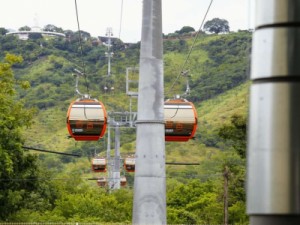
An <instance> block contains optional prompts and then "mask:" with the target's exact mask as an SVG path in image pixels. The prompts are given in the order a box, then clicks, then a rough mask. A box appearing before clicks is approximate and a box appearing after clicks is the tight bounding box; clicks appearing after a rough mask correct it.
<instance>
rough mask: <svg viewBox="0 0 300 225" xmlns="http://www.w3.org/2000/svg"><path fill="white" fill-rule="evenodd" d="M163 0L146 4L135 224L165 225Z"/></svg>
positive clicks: (144, 3) (141, 62)
mask: <svg viewBox="0 0 300 225" xmlns="http://www.w3.org/2000/svg"><path fill="white" fill-rule="evenodd" d="M162 56H163V47H162V12H161V0H144V1H143V21H142V39H141V53H140V78H139V93H138V118H137V122H136V127H137V142H136V156H135V157H136V167H135V178H134V179H135V180H134V203H133V224H147V225H150V224H155V225H159V224H166V181H165V131H164V127H165V125H164V92H163V60H162Z"/></svg>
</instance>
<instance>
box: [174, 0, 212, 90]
mask: <svg viewBox="0 0 300 225" xmlns="http://www.w3.org/2000/svg"><path fill="white" fill-rule="evenodd" d="M213 1H214V0H211V1H210V4H209V6H208V8H207V10H206V13H205V15H204V17H203V19H202V22H201V25H200V27H199V29H198V31H197V33H196V35H195V38H194V41H193V43H192V46H191V48H190V50H189V52H188V55H187V57H186V59H185V61H184V63H183V66H182V67H181V70H180V72H179V74H178V76H177V77H176V79H175V80H174V82H173V84H172V85H171V87H170V89H169V91H168V93H170V92H171V91H172V89H173V88H174V86H175V84H176V82H177V81H178V79H179V77H180V76H181V75H182V74H183V73H184V68H185V66H186V64H187V61H188V59H189V57H190V55H191V53H192V50H193V48H194V45H195V42H196V40H197V38H198V35H199V33H200V31H201V29H202V26H203V24H204V21H205V19H206V17H207V14H208V12H209V10H210V7H211V5H212V3H213Z"/></svg>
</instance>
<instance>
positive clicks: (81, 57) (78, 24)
mask: <svg viewBox="0 0 300 225" xmlns="http://www.w3.org/2000/svg"><path fill="white" fill-rule="evenodd" d="M75 10H76V19H77V27H78V34H79V45H80V59H81V63H82V67H83V74H84V79H85V85H86V90H87V94H88V95H90V93H89V86H88V82H87V76H86V71H85V63H84V60H83V46H82V40H81V30H80V23H79V16H78V7H77V0H75Z"/></svg>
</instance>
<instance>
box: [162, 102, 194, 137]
mask: <svg viewBox="0 0 300 225" xmlns="http://www.w3.org/2000/svg"><path fill="white" fill-rule="evenodd" d="M164 115H165V140H166V141H188V140H189V139H191V138H193V137H194V135H195V132H196V128H197V112H196V110H195V107H194V105H193V104H192V103H191V102H188V101H186V100H184V99H176V100H169V101H167V102H165V104H164Z"/></svg>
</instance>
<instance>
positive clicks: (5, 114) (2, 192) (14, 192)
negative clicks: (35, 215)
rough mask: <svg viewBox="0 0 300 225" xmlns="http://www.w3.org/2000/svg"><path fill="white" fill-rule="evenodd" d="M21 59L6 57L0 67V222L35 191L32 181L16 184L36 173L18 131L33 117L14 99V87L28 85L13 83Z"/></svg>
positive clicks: (33, 163)
mask: <svg viewBox="0 0 300 225" xmlns="http://www.w3.org/2000/svg"><path fill="white" fill-rule="evenodd" d="M21 61H22V58H21V57H18V56H15V55H12V54H7V55H6V56H5V59H4V62H2V63H0V112H1V113H0V164H1V169H0V180H1V182H0V220H1V219H4V218H6V217H7V216H8V215H10V214H12V213H14V212H15V211H17V210H18V209H19V208H20V207H21V206H22V205H23V204H24V203H25V202H24V199H26V196H28V194H29V193H30V192H31V191H34V189H35V188H36V185H37V183H36V181H34V180H30V181H24V182H19V181H18V179H25V180H26V179H34V178H35V177H36V173H37V167H36V161H35V159H36V158H35V156H33V155H29V154H25V153H24V150H23V149H22V145H23V142H24V139H23V138H22V135H21V128H23V127H26V126H29V125H30V123H31V120H32V117H33V115H34V113H33V112H34V111H33V110H32V109H25V108H24V107H23V102H22V101H17V99H16V98H15V94H16V90H15V85H16V84H17V85H19V86H21V87H23V88H28V87H29V83H28V82H18V81H17V80H15V78H14V75H13V72H12V69H11V67H12V65H13V64H15V63H20V62H21Z"/></svg>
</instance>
